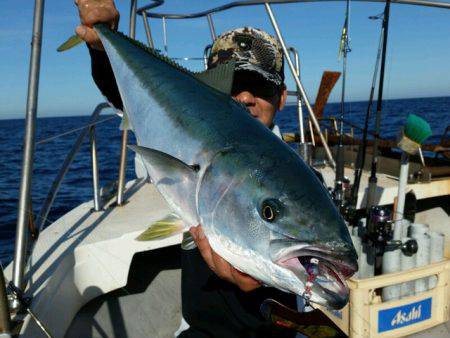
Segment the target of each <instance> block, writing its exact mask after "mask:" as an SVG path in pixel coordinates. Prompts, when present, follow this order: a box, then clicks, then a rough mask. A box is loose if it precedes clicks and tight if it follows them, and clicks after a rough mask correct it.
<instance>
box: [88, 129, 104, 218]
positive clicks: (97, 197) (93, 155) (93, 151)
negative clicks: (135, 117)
mask: <svg viewBox="0 0 450 338" xmlns="http://www.w3.org/2000/svg"><path fill="white" fill-rule="evenodd" d="M90 141H91V142H90V143H91V160H92V186H93V190H94V210H95V211H100V210H101V205H100V194H99V190H100V189H99V178H98V161H97V147H96V144H95V126H92V127H91V128H90Z"/></svg>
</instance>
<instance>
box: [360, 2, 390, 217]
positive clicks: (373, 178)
mask: <svg viewBox="0 0 450 338" xmlns="http://www.w3.org/2000/svg"><path fill="white" fill-rule="evenodd" d="M390 8H391V0H387V1H386V6H385V8H384V15H383V30H384V31H383V51H382V54H381V68H380V81H379V84H378V98H377V114H376V117H375V135H376V137H375V138H374V140H373V150H372V165H371V170H370V177H369V188H368V193H367V205H366V210H367V213H369V211H370V209H371V208H372V206H374V204H375V195H376V190H377V181H378V180H377V164H378V138H379V136H380V125H381V110H382V107H383V85H384V73H385V67H386V50H387V41H388V33H389V14H390Z"/></svg>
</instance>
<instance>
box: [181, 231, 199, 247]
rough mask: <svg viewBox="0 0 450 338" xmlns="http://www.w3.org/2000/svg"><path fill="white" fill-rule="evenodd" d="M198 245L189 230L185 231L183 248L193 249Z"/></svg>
mask: <svg viewBox="0 0 450 338" xmlns="http://www.w3.org/2000/svg"><path fill="white" fill-rule="evenodd" d="M196 247H197V244H195V242H194V237H192V235H191V234H190V233H189V232H185V233H184V234H183V241H182V242H181V249H183V250H192V249H195V248H196Z"/></svg>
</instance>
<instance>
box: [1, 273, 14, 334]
mask: <svg viewBox="0 0 450 338" xmlns="http://www.w3.org/2000/svg"><path fill="white" fill-rule="evenodd" d="M10 322H11V317H10V315H9V306H8V298H7V297H6V283H5V276H4V275H3V267H2V266H1V264H0V336H5V337H10V336H9V334H10V333H11V327H10V325H9V324H10Z"/></svg>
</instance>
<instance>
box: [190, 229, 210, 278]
mask: <svg viewBox="0 0 450 338" xmlns="http://www.w3.org/2000/svg"><path fill="white" fill-rule="evenodd" d="M190 232H191V234H192V237H194V241H195V244H197V248H198V250H199V251H200V254H201V255H202V257H203V259H204V260H205V262H206V264H207V265H208V266H209V268H210V269H211V270H213V271H214V272H215V266H214V262H213V257H212V250H211V247H210V245H209V242H208V240H207V239H206V237H205V234H204V233H203V230H202V228H201V226H198V227H192V228H191V229H190Z"/></svg>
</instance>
